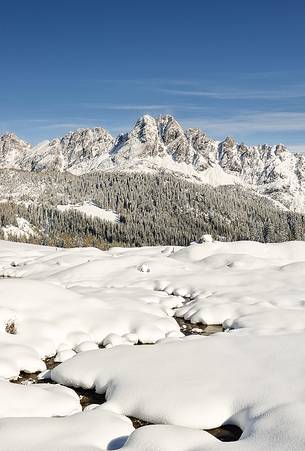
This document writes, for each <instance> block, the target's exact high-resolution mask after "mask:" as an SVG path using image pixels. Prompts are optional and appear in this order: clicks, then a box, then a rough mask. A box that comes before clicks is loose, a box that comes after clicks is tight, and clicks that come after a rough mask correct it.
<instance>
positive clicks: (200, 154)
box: [0, 115, 305, 211]
mask: <svg viewBox="0 0 305 451" xmlns="http://www.w3.org/2000/svg"><path fill="white" fill-rule="evenodd" d="M0 168H2V169H21V170H25V171H47V170H53V171H61V172H63V171H68V172H71V173H73V174H76V175H80V174H86V173H88V172H92V171H103V170H112V171H116V170H117V171H145V172H147V171H149V172H157V171H167V172H172V173H175V174H176V175H180V176H182V177H187V178H188V179H189V180H191V181H196V182H199V183H208V184H212V185H229V184H236V183H238V184H240V185H242V186H244V187H245V188H250V189H252V190H254V191H256V192H257V193H259V194H262V195H267V196H269V197H270V198H272V199H273V200H275V201H277V202H279V203H280V204H282V206H285V207H288V208H290V209H291V210H295V211H305V156H304V155H303V154H294V153H291V152H290V151H289V150H288V149H287V148H286V147H285V146H284V145H283V144H278V145H276V146H269V145H266V144H264V145H257V146H247V145H245V144H243V143H241V144H240V143H237V142H236V140H235V139H234V138H233V137H230V136H228V137H226V138H225V139H224V140H223V141H221V142H219V141H216V140H214V139H211V138H209V137H208V136H207V135H206V134H205V133H204V132H203V131H201V130H200V129H198V128H190V129H187V130H184V129H183V128H182V126H181V125H180V124H179V123H178V122H177V120H176V119H175V118H174V117H173V116H170V115H162V116H159V117H157V118H154V117H152V116H149V115H144V116H142V117H140V118H139V119H138V120H137V121H136V123H135V125H134V127H133V128H132V130H131V131H130V132H129V133H125V134H121V135H119V136H118V137H117V138H116V139H115V138H113V137H112V136H111V134H110V133H109V132H108V131H107V130H105V129H104V128H84V129H79V130H76V131H74V132H70V133H68V134H66V135H65V136H64V137H62V138H56V139H53V140H52V141H43V142H42V143H40V144H38V145H37V146H35V147H32V146H31V145H30V144H28V143H26V142H24V141H22V140H21V139H19V138H17V136H16V135H14V134H13V133H7V134H5V135H3V136H1V137H0Z"/></svg>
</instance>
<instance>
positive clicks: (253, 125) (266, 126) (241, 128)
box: [182, 111, 305, 135]
mask: <svg viewBox="0 0 305 451" xmlns="http://www.w3.org/2000/svg"><path fill="white" fill-rule="evenodd" d="M182 123H184V125H186V126H189V127H192V126H196V127H200V128H202V129H206V130H209V132H213V133H216V134H219V133H220V134H222V135H223V134H234V133H244V134H245V133H253V132H264V133H265V132H267V133H277V132H300V131H301V132H304V131H305V112H304V113H302V112H301V113H299V112H259V111H258V112H254V113H244V114H239V115H235V116H232V117H228V118H210V117H206V118H203V117H200V118H191V119H190V118H187V119H182Z"/></svg>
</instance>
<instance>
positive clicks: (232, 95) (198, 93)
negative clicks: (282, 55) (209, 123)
mask: <svg viewBox="0 0 305 451" xmlns="http://www.w3.org/2000/svg"><path fill="white" fill-rule="evenodd" d="M160 91H161V92H163V93H165V94H172V95H176V96H188V97H208V98H214V99H219V100H243V99H244V100H247V99H249V100H253V99H265V100H277V99H289V98H299V97H305V86H303V85H302V86H298V87H293V88H283V89H280V90H253V89H247V90H243V89H236V90H232V89H228V90H184V89H165V88H161V89H160Z"/></svg>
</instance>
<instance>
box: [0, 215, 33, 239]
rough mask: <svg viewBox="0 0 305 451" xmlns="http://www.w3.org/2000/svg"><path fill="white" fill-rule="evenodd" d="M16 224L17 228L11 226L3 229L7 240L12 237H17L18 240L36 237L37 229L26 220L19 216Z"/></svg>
mask: <svg viewBox="0 0 305 451" xmlns="http://www.w3.org/2000/svg"><path fill="white" fill-rule="evenodd" d="M16 222H17V226H14V225H12V224H10V225H7V226H4V227H2V231H3V233H4V237H5V238H6V239H7V238H9V237H10V236H16V237H17V238H22V237H25V238H29V237H30V236H33V235H36V233H37V232H36V230H35V227H34V226H32V225H31V224H30V223H29V221H27V220H26V219H24V218H21V217H19V216H17V218H16Z"/></svg>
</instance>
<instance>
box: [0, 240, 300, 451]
mask: <svg viewBox="0 0 305 451" xmlns="http://www.w3.org/2000/svg"><path fill="white" fill-rule="evenodd" d="M304 275H305V242H288V243H279V244H261V243H256V242H249V241H244V242H235V243H222V242H211V241H210V240H206V242H204V243H202V244H192V245H191V246H189V247H185V248H183V247H170V246H169V247H168V246H167V247H162V246H160V247H144V248H133V249H127V248H112V249H110V250H109V251H100V250H97V249H94V248H82V249H77V248H75V249H57V248H51V247H43V246H34V245H26V244H21V243H11V242H7V241H1V242H0V276H1V277H2V279H1V280H0V377H1V378H2V381H1V382H0V393H1V400H2V403H1V407H0V417H1V419H0V449H3V450H5V451H21V450H22V451H27V450H31V451H33V450H34V451H36V450H37V451H38V450H41V449H44V450H47V451H51V450H52V451H54V450H58V451H59V450H61V451H62V450H65V451H69V450H73V451H97V450H106V449H118V448H120V447H123V448H122V449H123V450H126V451H156V450H158V451H159V450H160V451H173V450H175V451H214V450H215V451H217V450H218V449H223V450H224V451H273V450H275V451H302V450H304V449H305V432H304V431H305V282H304V280H305V278H304ZM174 317H180V318H184V319H185V320H190V321H191V322H193V323H194V324H196V323H200V322H201V323H205V324H209V325H212V324H223V326H224V328H225V332H223V333H222V332H219V333H216V334H214V335H212V336H202V335H199V334H198V335H191V336H188V337H185V336H184V335H183V334H182V333H181V332H180V329H179V326H178V323H177V321H176V320H175V318H174ZM197 330H198V329H197ZM140 343H141V344H144V345H142V346H134V345H136V344H140ZM151 344H153V345H151ZM51 356H55V361H56V362H63V363H60V364H59V365H58V366H57V367H56V368H54V369H52V370H47V369H46V367H47V366H46V363H45V358H46V357H51ZM20 371H23V372H29V373H33V372H39V373H40V375H39V379H40V382H43V383H39V384H36V385H35V384H30V385H18V384H16V383H12V382H10V381H12V380H13V379H14V378H17V377H18V375H19V373H20ZM50 379H51V380H52V381H53V382H56V383H59V384H61V385H56V384H54V383H48V382H50ZM68 387H70V388H68ZM73 387H74V388H77V387H82V388H83V389H89V390H96V391H97V392H98V393H104V394H105V397H106V402H105V403H104V404H102V405H101V406H96V405H92V406H89V408H87V409H86V411H83V412H81V405H80V400H79V397H78V395H77V393H76V392H75V391H74V390H73ZM16 417H18V418H16ZM46 417H49V418H46ZM52 417H58V418H52ZM127 417H137V418H140V419H142V420H146V421H147V422H149V423H152V425H150V426H144V427H141V428H140V429H137V430H136V431H134V432H133V429H134V428H133V426H132V423H131V421H130V420H129V419H128V418H127ZM226 423H227V424H233V425H237V426H239V427H240V428H241V429H242V431H243V434H242V436H241V438H240V440H238V441H235V442H230V443H223V442H220V441H219V440H218V439H217V438H215V437H213V436H212V435H211V434H210V433H208V432H206V430H208V429H213V428H216V427H219V426H221V425H222V424H226ZM16 431H18V433H16ZM38 431H39V433H38Z"/></svg>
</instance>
